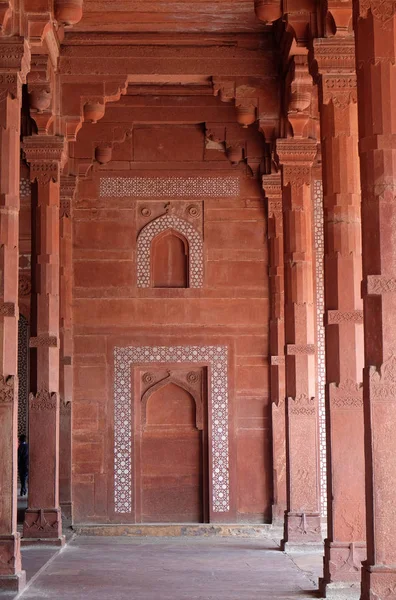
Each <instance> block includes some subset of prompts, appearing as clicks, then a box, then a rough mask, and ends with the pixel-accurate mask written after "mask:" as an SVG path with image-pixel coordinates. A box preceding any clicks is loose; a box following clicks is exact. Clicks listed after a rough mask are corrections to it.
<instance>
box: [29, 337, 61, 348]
mask: <svg viewBox="0 0 396 600" xmlns="http://www.w3.org/2000/svg"><path fill="white" fill-rule="evenodd" d="M29 347H30V348H45V347H47V348H57V347H58V338H57V336H56V335H39V336H37V337H31V338H30V340H29Z"/></svg>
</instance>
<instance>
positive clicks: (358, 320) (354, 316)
mask: <svg viewBox="0 0 396 600" xmlns="http://www.w3.org/2000/svg"><path fill="white" fill-rule="evenodd" d="M340 323H355V324H356V325H361V324H362V323H363V311H362V310H351V311H342V310H328V311H327V325H338V324H340Z"/></svg>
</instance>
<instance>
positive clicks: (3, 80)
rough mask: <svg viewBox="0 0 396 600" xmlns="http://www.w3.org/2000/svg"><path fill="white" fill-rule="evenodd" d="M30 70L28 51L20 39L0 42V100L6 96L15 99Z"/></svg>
mask: <svg viewBox="0 0 396 600" xmlns="http://www.w3.org/2000/svg"><path fill="white" fill-rule="evenodd" d="M29 68H30V49H29V46H28V44H27V42H26V40H24V38H22V37H9V38H7V37H4V38H2V39H1V41H0V100H1V99H3V98H5V97H6V96H7V94H11V96H13V97H17V96H18V94H19V93H20V90H21V85H22V83H25V82H26V75H27V73H28V71H29Z"/></svg>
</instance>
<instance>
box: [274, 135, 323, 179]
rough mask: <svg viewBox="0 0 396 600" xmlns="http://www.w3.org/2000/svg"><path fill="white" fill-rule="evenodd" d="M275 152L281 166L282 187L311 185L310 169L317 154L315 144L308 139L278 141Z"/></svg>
mask: <svg viewBox="0 0 396 600" xmlns="http://www.w3.org/2000/svg"><path fill="white" fill-rule="evenodd" d="M276 152H277V154H278V157H279V162H280V164H281V165H282V167H283V168H282V172H283V185H284V186H285V185H289V184H290V185H292V186H301V185H303V184H305V185H310V183H311V167H312V164H313V161H314V159H315V156H316V153H317V143H316V141H315V140H310V139H296V138H290V139H280V140H277V142H276Z"/></svg>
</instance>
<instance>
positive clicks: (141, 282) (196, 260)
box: [136, 214, 203, 288]
mask: <svg viewBox="0 0 396 600" xmlns="http://www.w3.org/2000/svg"><path fill="white" fill-rule="evenodd" d="M167 229H174V230H175V231H178V232H179V233H181V234H182V235H183V236H184V237H185V238H186V240H187V242H188V250H189V252H188V256H189V268H188V272H189V286H188V287H190V288H200V287H202V285H203V244H202V238H201V235H200V234H199V233H198V231H196V229H194V227H193V226H192V225H190V223H188V221H184V220H183V219H180V218H179V217H175V216H174V215H168V214H166V215H162V216H161V217H159V218H158V219H154V221H151V222H150V223H148V224H147V225H146V226H145V227H143V229H142V230H141V232H140V233H139V236H138V240H137V257H136V265H137V287H139V288H148V287H150V286H151V266H150V265H151V263H150V253H151V242H152V241H153V239H154V238H155V237H156V236H157V235H158V234H159V233H162V232H163V231H166V230H167Z"/></svg>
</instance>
